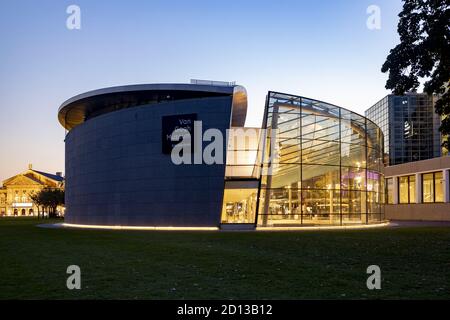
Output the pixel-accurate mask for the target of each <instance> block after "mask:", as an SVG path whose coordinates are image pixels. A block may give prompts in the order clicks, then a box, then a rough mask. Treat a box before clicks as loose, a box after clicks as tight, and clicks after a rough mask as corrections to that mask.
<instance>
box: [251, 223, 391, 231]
mask: <svg viewBox="0 0 450 320" xmlns="http://www.w3.org/2000/svg"><path fill="white" fill-rule="evenodd" d="M390 225H392V226H393V224H391V223H389V222H383V223H376V224H361V225H349V226H314V227H313V226H311V227H257V228H256V230H257V231H308V230H351V229H354V230H358V229H372V228H382V227H387V226H390Z"/></svg>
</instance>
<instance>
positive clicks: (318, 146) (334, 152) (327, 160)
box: [302, 140, 340, 165]
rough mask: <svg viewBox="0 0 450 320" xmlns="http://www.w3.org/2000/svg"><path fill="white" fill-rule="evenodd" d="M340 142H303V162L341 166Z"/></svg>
mask: <svg viewBox="0 0 450 320" xmlns="http://www.w3.org/2000/svg"><path fill="white" fill-rule="evenodd" d="M339 158H340V157H339V142H334V141H321V140H303V141H302V162H303V163H307V164H308V163H311V164H330V165H339V162H340V159H339Z"/></svg>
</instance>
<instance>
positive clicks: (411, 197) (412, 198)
mask: <svg viewBox="0 0 450 320" xmlns="http://www.w3.org/2000/svg"><path fill="white" fill-rule="evenodd" d="M398 195H399V202H400V203H415V202H416V177H415V176H414V175H411V176H404V177H399V178H398Z"/></svg>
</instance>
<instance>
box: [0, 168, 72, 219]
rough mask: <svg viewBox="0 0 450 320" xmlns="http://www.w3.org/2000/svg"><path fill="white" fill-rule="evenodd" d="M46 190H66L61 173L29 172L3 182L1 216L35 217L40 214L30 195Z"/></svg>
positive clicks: (0, 204) (0, 198) (31, 169)
mask: <svg viewBox="0 0 450 320" xmlns="http://www.w3.org/2000/svg"><path fill="white" fill-rule="evenodd" d="M44 188H64V178H63V177H62V173H61V172H57V173H56V174H51V173H47V172H42V171H37V170H34V169H33V167H32V165H31V164H30V165H29V166H28V170H26V171H24V172H22V173H19V174H17V175H15V176H13V177H11V178H9V179H6V180H4V181H3V186H2V187H1V188H0V216H35V215H37V213H38V209H37V207H36V205H34V204H33V202H32V201H31V199H30V195H31V194H33V193H37V192H39V191H40V190H42V189H44Z"/></svg>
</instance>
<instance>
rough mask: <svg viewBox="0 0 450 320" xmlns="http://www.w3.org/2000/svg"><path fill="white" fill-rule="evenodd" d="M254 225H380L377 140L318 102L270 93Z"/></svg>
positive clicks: (373, 130)
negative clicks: (255, 222) (255, 223)
mask: <svg viewBox="0 0 450 320" xmlns="http://www.w3.org/2000/svg"><path fill="white" fill-rule="evenodd" d="M264 128H265V129H267V130H266V131H265V142H264V144H265V148H264V156H263V163H262V172H261V181H260V189H259V204H258V215H257V224H258V225H259V226H284V225H345V224H365V223H375V222H379V221H382V220H384V213H383V204H384V200H385V194H384V192H385V187H384V179H383V168H384V166H383V134H382V131H381V129H380V128H379V127H378V126H377V125H375V124H374V123H373V122H371V121H370V120H368V119H366V118H364V117H363V116H360V115H358V114H356V113H354V112H351V111H348V110H346V109H343V108H339V107H337V106H334V105H331V104H327V103H324V102H320V101H316V100H312V99H308V98H304V97H299V96H293V95H286V94H282V93H276V92H269V94H268V97H267V102H266V112H265V116H264Z"/></svg>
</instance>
